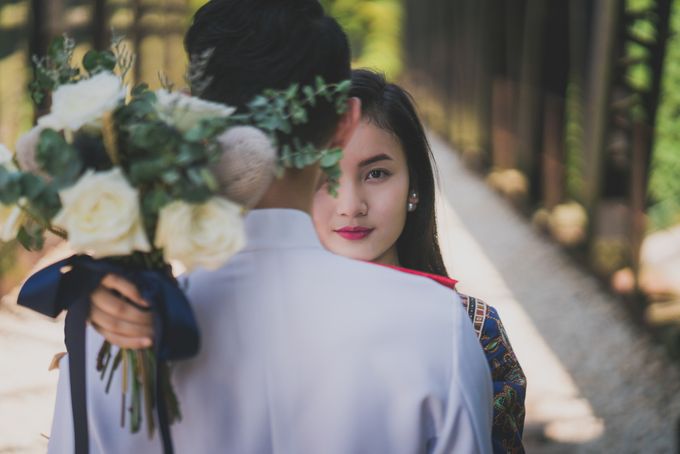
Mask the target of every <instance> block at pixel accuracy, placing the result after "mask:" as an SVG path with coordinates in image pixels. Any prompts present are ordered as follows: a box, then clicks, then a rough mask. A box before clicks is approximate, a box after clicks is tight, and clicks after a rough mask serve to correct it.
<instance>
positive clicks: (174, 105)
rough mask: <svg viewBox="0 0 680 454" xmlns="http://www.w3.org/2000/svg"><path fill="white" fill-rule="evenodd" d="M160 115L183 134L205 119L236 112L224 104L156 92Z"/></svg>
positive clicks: (182, 94)
mask: <svg viewBox="0 0 680 454" xmlns="http://www.w3.org/2000/svg"><path fill="white" fill-rule="evenodd" d="M156 99H157V100H158V103H157V106H158V113H159V114H160V116H161V118H162V119H163V121H165V122H166V123H168V124H171V125H174V126H175V127H177V129H179V130H180V131H182V132H186V131H188V130H190V129H191V128H193V127H194V126H196V125H197V124H198V122H199V121H201V120H203V119H204V118H216V117H228V116H229V115H231V114H233V113H234V111H235V110H236V109H235V108H233V107H229V106H226V105H224V104H220V103H216V102H210V101H206V100H204V99H200V98H196V97H194V96H189V95H185V94H184V93H180V92H177V91H173V92H169V91H167V90H164V89H160V90H157V91H156Z"/></svg>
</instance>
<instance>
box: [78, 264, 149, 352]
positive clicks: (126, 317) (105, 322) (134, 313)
mask: <svg viewBox="0 0 680 454" xmlns="http://www.w3.org/2000/svg"><path fill="white" fill-rule="evenodd" d="M149 307H150V305H149V303H148V302H147V301H145V300H144V299H143V298H142V297H141V296H140V295H139V292H138V291H137V287H135V286H134V285H133V284H132V283H130V282H129V281H127V280H125V279H123V278H122V277H120V276H116V275H115V274H107V275H106V276H105V277H104V279H102V282H101V284H100V285H99V287H97V289H96V290H95V291H94V292H93V293H92V307H91V309H90V323H92V325H93V326H94V328H95V329H96V330H97V331H98V332H99V333H100V334H101V335H102V336H104V338H105V339H106V340H107V341H109V342H110V343H111V344H113V345H116V346H118V347H121V348H130V349H135V350H136V349H141V348H147V347H151V345H152V344H153V341H152V339H153V320H152V317H151V312H150V310H149Z"/></svg>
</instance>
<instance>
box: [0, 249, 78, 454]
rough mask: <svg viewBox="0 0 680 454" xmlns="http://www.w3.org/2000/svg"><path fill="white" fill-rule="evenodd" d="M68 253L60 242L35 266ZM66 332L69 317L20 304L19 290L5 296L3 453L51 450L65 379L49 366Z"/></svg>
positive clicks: (0, 392)
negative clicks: (45, 313) (57, 402)
mask: <svg viewBox="0 0 680 454" xmlns="http://www.w3.org/2000/svg"><path fill="white" fill-rule="evenodd" d="M68 254H69V251H68V250H67V249H66V248H65V247H63V246H57V247H56V248H54V249H52V250H51V251H49V252H48V253H47V254H46V255H45V256H44V257H43V258H42V259H41V260H40V261H39V262H38V263H37V264H36V266H35V269H36V270H37V269H40V268H42V267H44V266H45V265H47V264H50V263H53V262H56V261H57V260H59V259H61V258H63V257H65V256H67V255H68ZM0 296H1V295H0ZM63 337H64V334H63V318H60V319H58V320H57V321H55V320H52V319H50V318H49V317H45V316H42V315H40V314H37V313H35V312H32V311H29V310H28V309H24V308H22V307H20V306H17V305H16V289H15V291H14V292H13V293H10V294H8V295H5V296H4V297H2V299H0V454H5V453H22V454H29V453H30V454H33V453H44V452H46V451H47V436H48V435H49V433H50V427H51V425H52V408H54V398H55V391H56V387H57V379H58V378H59V376H58V372H57V371H56V370H55V371H52V372H50V371H48V370H47V369H48V366H49V364H50V361H51V360H52V357H53V356H54V354H55V353H58V352H61V351H64V350H65V348H64V342H63Z"/></svg>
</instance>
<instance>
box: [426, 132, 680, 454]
mask: <svg viewBox="0 0 680 454" xmlns="http://www.w3.org/2000/svg"><path fill="white" fill-rule="evenodd" d="M432 145H433V152H434V154H435V159H436V161H437V165H438V169H439V177H440V180H441V188H440V195H441V196H440V198H439V199H440V204H439V206H438V209H439V218H440V219H439V226H440V227H439V228H440V230H439V232H440V236H441V241H442V247H443V248H444V251H445V252H444V255H445V260H446V263H447V266H448V269H449V273H451V275H452V276H453V277H455V278H456V279H459V280H460V284H459V288H460V290H461V291H463V292H464V293H469V294H471V295H475V296H478V297H480V298H482V299H484V300H485V301H486V302H488V303H489V304H491V305H493V306H495V307H496V308H497V309H498V312H499V313H500V315H501V318H502V320H503V322H504V325H505V327H506V330H507V331H508V335H509V337H510V340H511V342H512V344H513V347H514V349H515V350H516V353H517V356H518V357H519V360H520V362H521V364H522V366H523V368H524V371H525V373H526V374H527V380H528V387H529V388H528V389H529V391H528V395H527V421H526V432H525V442H526V445H527V452H528V453H530V454H531V453H581V452H592V453H643V452H644V453H676V452H678V446H677V439H676V438H677V436H678V432H677V430H678V422H679V418H680V368H678V367H677V366H674V365H673V364H670V363H669V362H668V359H667V357H666V356H665V355H664V352H663V351H662V350H661V349H660V348H659V347H658V346H656V345H653V343H652V342H650V340H649V338H648V336H647V335H646V334H645V333H644V332H642V330H639V329H637V328H636V327H634V326H633V325H632V324H631V323H629V321H628V320H626V317H625V314H624V313H623V311H622V310H620V308H619V307H617V306H618V305H619V302H618V301H617V300H616V299H615V298H613V297H611V296H609V295H608V294H606V293H605V292H604V291H603V290H602V289H601V288H600V286H599V284H598V282H596V281H595V279H594V278H592V277H590V276H588V275H587V274H585V273H584V272H582V271H581V270H580V269H578V268H576V267H575V266H574V264H573V263H572V262H571V261H570V260H569V259H568V258H567V257H566V256H564V255H563V254H562V253H561V252H560V250H559V248H558V247H557V246H555V245H554V244H552V243H550V242H549V241H547V240H546V239H545V238H544V237H542V236H541V235H539V234H538V233H535V232H534V231H533V230H532V229H531V227H530V226H529V224H528V223H527V222H526V220H524V219H523V218H521V217H520V216H519V215H517V214H516V213H515V212H514V211H513V209H512V208H511V207H510V206H509V205H508V204H507V203H506V202H505V201H503V200H502V199H501V198H500V197H499V196H497V195H496V194H495V193H494V192H493V191H492V190H491V189H489V188H488V187H487V186H486V185H485V184H484V183H483V182H482V181H481V179H480V178H478V177H477V176H475V175H473V174H471V173H470V172H468V171H467V170H466V169H465V168H464V167H463V166H462V164H461V162H460V161H459V159H458V157H457V155H456V154H455V153H454V152H453V151H452V150H451V149H450V148H448V146H447V145H445V144H444V143H443V142H441V141H439V140H437V139H436V138H433V140H432Z"/></svg>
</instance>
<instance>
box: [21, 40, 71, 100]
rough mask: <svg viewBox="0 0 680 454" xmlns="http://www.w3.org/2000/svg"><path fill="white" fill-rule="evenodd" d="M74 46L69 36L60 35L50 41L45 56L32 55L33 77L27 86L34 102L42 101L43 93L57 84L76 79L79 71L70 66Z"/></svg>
mask: <svg viewBox="0 0 680 454" xmlns="http://www.w3.org/2000/svg"><path fill="white" fill-rule="evenodd" d="M75 47H76V46H75V42H74V41H73V40H72V39H71V38H68V37H67V36H61V37H59V38H56V39H54V40H53V41H52V43H51V44H50V46H49V49H48V50H47V55H46V56H44V57H42V58H38V57H33V64H34V66H35V78H34V80H33V81H32V82H31V84H30V85H29V88H30V91H31V97H32V98H33V101H34V102H35V103H36V104H40V103H42V102H43V100H44V99H45V95H46V94H47V93H50V92H52V91H53V90H55V89H56V88H57V87H58V86H59V85H62V84H66V83H71V82H73V81H76V80H78V78H79V75H80V71H79V70H78V68H75V67H73V66H71V59H72V58H73V51H74V49H75Z"/></svg>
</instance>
